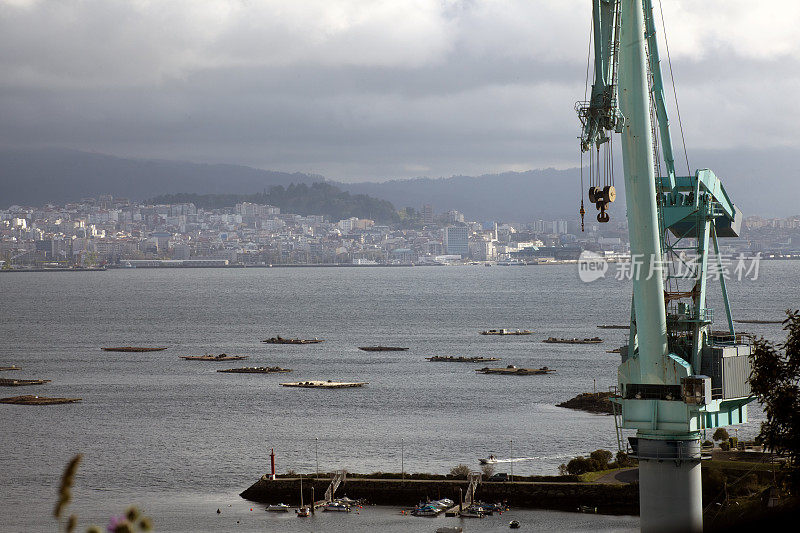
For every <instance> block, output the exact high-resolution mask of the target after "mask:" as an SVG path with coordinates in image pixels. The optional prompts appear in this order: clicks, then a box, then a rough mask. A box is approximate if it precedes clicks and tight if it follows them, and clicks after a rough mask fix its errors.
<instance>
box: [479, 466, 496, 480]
mask: <svg viewBox="0 0 800 533" xmlns="http://www.w3.org/2000/svg"><path fill="white" fill-rule="evenodd" d="M481 472H483V475H484V477H487V478H489V477H492V474H494V465H493V464H492V463H486V464H485V465H481Z"/></svg>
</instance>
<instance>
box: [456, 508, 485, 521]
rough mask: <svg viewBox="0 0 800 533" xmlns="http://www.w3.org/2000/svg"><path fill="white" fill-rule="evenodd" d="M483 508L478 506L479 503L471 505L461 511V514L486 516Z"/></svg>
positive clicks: (472, 516)
mask: <svg viewBox="0 0 800 533" xmlns="http://www.w3.org/2000/svg"><path fill="white" fill-rule="evenodd" d="M484 514H485V513H484V512H483V510H482V509H481V508H480V507H478V506H477V505H470V506H469V507H467V508H466V509H464V510H463V511H461V512H460V513H459V516H461V517H463V518H483V516H484Z"/></svg>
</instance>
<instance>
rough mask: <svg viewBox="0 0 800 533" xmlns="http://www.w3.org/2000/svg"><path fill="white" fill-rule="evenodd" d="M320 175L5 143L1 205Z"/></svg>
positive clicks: (218, 190)
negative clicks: (12, 146) (9, 146)
mask: <svg viewBox="0 0 800 533" xmlns="http://www.w3.org/2000/svg"><path fill="white" fill-rule="evenodd" d="M317 181H323V179H322V177H320V176H311V175H308V174H301V173H294V174H289V173H286V172H273V171H269V170H259V169H255V168H251V167H245V166H240V165H205V164H197V163H186V162H180V161H162V160H147V159H126V158H120V157H113V156H109V155H103V154H93V153H87V152H78V151H72V150H58V149H42V150H9V149H5V150H4V149H0V208H4V207H8V206H10V205H13V204H20V205H43V204H45V203H48V202H53V203H56V204H63V203H66V202H72V201H76V200H80V199H81V198H86V197H90V196H94V197H96V196H97V195H99V194H113V195H114V196H119V197H124V198H130V199H132V200H139V201H141V200H144V199H146V198H149V197H151V196H156V195H159V194H170V193H178V192H193V193H199V194H222V193H240V194H252V193H254V192H259V191H264V190H266V189H269V188H270V187H273V186H275V185H282V186H288V185H290V184H292V183H306V184H311V183H314V182H317Z"/></svg>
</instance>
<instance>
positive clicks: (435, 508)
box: [411, 502, 444, 516]
mask: <svg viewBox="0 0 800 533" xmlns="http://www.w3.org/2000/svg"><path fill="white" fill-rule="evenodd" d="M442 511H444V508H443V507H440V506H439V505H436V504H435V503H434V502H426V503H421V504H419V505H417V506H416V507H414V509H412V510H411V514H412V515H414V516H439V515H440V514H442Z"/></svg>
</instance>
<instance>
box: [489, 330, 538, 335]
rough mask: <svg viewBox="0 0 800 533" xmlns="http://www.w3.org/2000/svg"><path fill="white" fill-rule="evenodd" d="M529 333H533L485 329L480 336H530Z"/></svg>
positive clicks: (528, 331)
mask: <svg viewBox="0 0 800 533" xmlns="http://www.w3.org/2000/svg"><path fill="white" fill-rule="evenodd" d="M531 333H533V332H532V331H530V330H528V329H517V330H510V329H487V330H486V331H481V335H530V334H531Z"/></svg>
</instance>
